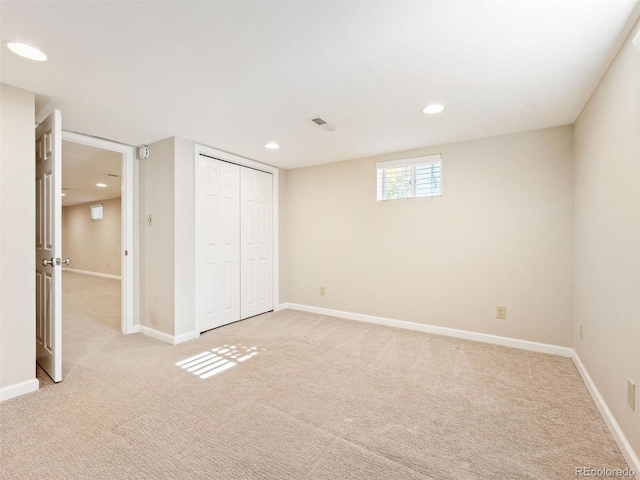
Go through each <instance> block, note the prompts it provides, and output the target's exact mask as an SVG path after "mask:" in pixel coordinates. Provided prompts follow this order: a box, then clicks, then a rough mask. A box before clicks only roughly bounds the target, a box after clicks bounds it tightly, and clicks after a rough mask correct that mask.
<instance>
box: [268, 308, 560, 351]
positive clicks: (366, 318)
mask: <svg viewBox="0 0 640 480" xmlns="http://www.w3.org/2000/svg"><path fill="white" fill-rule="evenodd" d="M286 308H289V309H291V310H299V311H301V312H309V313H318V314H320V315H327V316H330V317H339V318H345V319H347V320H357V321H358V322H367V323H375V324H376V325H385V326H387V327H396V328H403V329H405V330H415V331H417V332H424V333H433V334H435V335H444V336H447V337H455V338H462V339H465V340H472V341H474V342H483V343H490V344H493V345H502V346H503V347H512V348H520V349H522V350H529V351H531V352H540V353H548V354H550V355H558V356H560V357H571V356H572V353H573V349H571V348H567V347H560V346H557V345H550V344H547V343H538V342H530V341H528V340H520V339H518V338H509V337H500V336H497V335H490V334H487V333H477V332H470V331H467V330H457V329H455V328H448V327H439V326H436V325H427V324H423V323H415V322H407V321H404V320H395V319H392V318H384V317H374V316H373V315H364V314H361V313H351V312H343V311H341V310H331V309H329V308H322V307H312V306H308V305H299V304H296V303H283V304H281V305H278V308H277V310H284V309H286Z"/></svg>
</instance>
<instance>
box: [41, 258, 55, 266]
mask: <svg viewBox="0 0 640 480" xmlns="http://www.w3.org/2000/svg"><path fill="white" fill-rule="evenodd" d="M42 265H43V266H45V267H46V266H47V265H53V258H52V259H51V260H47V259H46V258H45V259H43V260H42Z"/></svg>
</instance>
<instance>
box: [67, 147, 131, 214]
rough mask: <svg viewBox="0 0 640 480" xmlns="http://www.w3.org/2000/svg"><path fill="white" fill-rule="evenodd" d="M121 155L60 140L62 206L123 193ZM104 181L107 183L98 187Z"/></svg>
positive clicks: (112, 196) (95, 200) (115, 196)
mask: <svg viewBox="0 0 640 480" xmlns="http://www.w3.org/2000/svg"><path fill="white" fill-rule="evenodd" d="M121 170H122V155H121V154H120V153H117V152H112V151H109V150H102V149H100V148H95V147H90V146H88V145H81V144H79V143H73V142H69V141H63V142H62V192H63V193H64V194H65V196H64V197H62V206H63V207H67V206H69V205H78V204H80V203H89V202H97V201H100V200H108V199H110V198H118V197H120V195H121V193H122V182H121V177H120V175H121ZM96 183H104V184H106V185H107V186H106V187H97V186H96Z"/></svg>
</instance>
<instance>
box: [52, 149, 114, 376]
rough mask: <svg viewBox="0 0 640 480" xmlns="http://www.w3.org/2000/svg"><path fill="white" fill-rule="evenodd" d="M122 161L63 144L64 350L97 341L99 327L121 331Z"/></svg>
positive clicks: (110, 153)
mask: <svg viewBox="0 0 640 480" xmlns="http://www.w3.org/2000/svg"><path fill="white" fill-rule="evenodd" d="M123 162H124V155H123V154H122V153H119V152H114V151H112V150H105V149H103V148H98V147H94V146H91V145H85V144H80V143H75V142H71V141H68V140H63V141H62V193H61V196H62V198H61V202H62V216H61V217H62V258H63V259H65V261H64V262H63V268H62V303H63V308H62V322H63V339H65V340H66V342H65V343H66V344H67V346H66V347H65V350H66V348H67V347H71V348H75V347H76V345H74V344H73V343H72V342H71V339H78V340H80V342H79V343H81V344H86V340H85V338H84V337H88V336H91V337H94V338H99V337H100V333H99V332H100V330H101V329H102V328H108V329H111V330H112V331H115V332H120V331H121V330H122V324H123V322H122V308H121V306H122V295H121V291H122V288H121V284H122V261H121V257H122V255H123V250H124V249H123V248H122V233H121V232H122V166H123ZM66 259H70V260H69V262H67V260H66ZM66 351H68V350H66ZM75 356H76V355H75V352H74V355H72V357H74V358H75ZM67 358H69V357H67ZM67 367H68V365H67Z"/></svg>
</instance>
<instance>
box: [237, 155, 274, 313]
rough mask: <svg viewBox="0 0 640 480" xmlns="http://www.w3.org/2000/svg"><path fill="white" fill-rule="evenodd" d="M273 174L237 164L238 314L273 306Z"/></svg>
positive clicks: (260, 311) (266, 310)
mask: <svg viewBox="0 0 640 480" xmlns="http://www.w3.org/2000/svg"><path fill="white" fill-rule="evenodd" d="M272 182H273V176H272V175H271V174H270V173H265V172H260V171H258V170H253V169H251V168H247V167H240V223H241V233H240V242H241V247H240V258H241V271H240V285H241V288H240V318H241V319H245V318H248V317H252V316H254V315H259V314H261V313H264V312H268V311H270V310H273V194H272V191H273V183H272Z"/></svg>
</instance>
